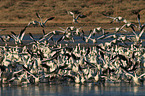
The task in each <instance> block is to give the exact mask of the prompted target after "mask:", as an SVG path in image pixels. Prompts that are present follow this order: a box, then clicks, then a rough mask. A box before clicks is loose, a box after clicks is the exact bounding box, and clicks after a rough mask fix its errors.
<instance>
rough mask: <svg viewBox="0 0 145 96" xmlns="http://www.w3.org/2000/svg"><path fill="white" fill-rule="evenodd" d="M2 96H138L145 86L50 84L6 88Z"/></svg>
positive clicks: (2, 89) (144, 89)
mask: <svg viewBox="0 0 145 96" xmlns="http://www.w3.org/2000/svg"><path fill="white" fill-rule="evenodd" d="M0 89H1V92H0V93H1V96H4V95H5V96H10V95H13V96H42V95H43V96H138V95H144V94H145V86H133V85H131V84H128V83H127V84H126V83H123V84H122V83H116V84H115V83H109V84H108V83H107V84H105V85H101V84H94V83H87V84H83V85H81V84H74V83H70V84H48V83H42V84H39V85H37V86H35V85H25V86H11V87H10V86H4V87H1V88H0Z"/></svg>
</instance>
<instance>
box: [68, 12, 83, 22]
mask: <svg viewBox="0 0 145 96" xmlns="http://www.w3.org/2000/svg"><path fill="white" fill-rule="evenodd" d="M68 14H69V15H71V16H73V22H74V23H78V21H77V20H78V18H85V17H86V16H85V15H80V14H79V15H77V16H76V17H75V14H74V13H73V12H71V11H68Z"/></svg>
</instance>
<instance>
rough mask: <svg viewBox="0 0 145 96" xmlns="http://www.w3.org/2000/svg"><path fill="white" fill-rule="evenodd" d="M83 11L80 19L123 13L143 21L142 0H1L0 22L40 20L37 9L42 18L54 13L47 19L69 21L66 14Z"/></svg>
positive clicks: (95, 19)
mask: <svg viewBox="0 0 145 96" xmlns="http://www.w3.org/2000/svg"><path fill="white" fill-rule="evenodd" d="M67 11H72V12H74V13H75V14H83V15H86V16H87V17H86V18H82V19H79V23H109V22H110V19H109V18H107V17H105V16H103V14H106V15H108V16H113V17H117V16H122V17H124V18H126V19H127V20H129V21H131V22H137V14H138V13H139V14H140V15H141V21H142V23H144V21H145V1H144V0H0V23H24V24H26V23H28V22H30V21H32V20H39V19H38V18H37V17H36V12H38V13H39V14H40V16H41V17H42V18H43V19H44V20H45V19H46V18H47V17H51V16H54V17H55V19H54V20H52V21H49V22H48V23H72V16H70V15H68V14H67Z"/></svg>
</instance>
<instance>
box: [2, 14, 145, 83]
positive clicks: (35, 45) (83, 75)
mask: <svg viewBox="0 0 145 96" xmlns="http://www.w3.org/2000/svg"><path fill="white" fill-rule="evenodd" d="M68 14H69V15H72V16H73V22H74V23H78V21H77V20H78V18H85V17H86V16H85V15H78V16H76V17H75V14H74V13H73V12H71V11H69V12H68ZM36 16H37V17H38V18H39V19H40V22H39V21H31V22H29V23H28V25H27V26H26V27H25V28H24V29H22V30H21V32H20V34H19V35H17V34H15V33H14V32H11V35H5V36H1V41H3V42H4V43H5V46H0V84H1V85H2V84H14V85H22V84H39V83H41V82H75V83H80V84H84V83H90V82H94V83H95V82H97V83H103V84H104V83H105V82H129V83H131V84H136V85H141V84H142V83H143V81H144V75H145V70H144V68H145V48H144V47H143V40H142V39H141V37H142V35H143V33H144V26H145V24H141V22H140V15H139V14H138V15H137V19H138V23H139V26H137V25H135V24H133V23H131V22H128V21H127V20H126V19H124V18H122V17H110V16H106V15H105V14H104V16H106V17H108V18H110V19H112V21H111V22H110V23H113V22H122V24H123V25H122V26H121V27H114V28H108V29H105V28H102V27H96V28H94V29H92V30H90V33H89V35H85V32H84V31H83V30H82V29H81V27H80V28H76V27H75V26H70V27H67V28H66V29H63V28H61V29H62V30H55V31H52V32H49V33H47V34H46V33H45V24H46V22H47V21H49V20H53V19H54V17H50V18H48V19H46V20H45V22H43V21H42V18H41V17H40V15H39V14H38V13H36ZM31 25H32V26H34V27H37V26H41V27H42V32H43V36H42V37H40V38H39V40H36V39H35V38H34V36H33V35H32V34H31V33H29V36H30V38H31V39H32V42H29V43H28V44H25V45H24V44H23V37H24V35H25V30H26V29H27V27H29V26H31ZM0 31H5V29H1V30H0ZM112 31H113V32H112ZM138 33H139V35H138ZM98 34H99V35H98ZM57 35H60V38H58V39H57V40H54V37H55V36H57ZM75 36H78V37H80V38H81V39H82V40H83V41H84V43H86V44H87V46H82V45H81V43H75V39H74V37H75ZM11 38H12V39H13V41H14V43H15V45H14V46H9V44H8V42H12V41H11ZM99 40H105V42H103V43H98V41H99ZM50 41H53V44H50ZM62 42H66V43H65V44H64V45H62V44H63V43H62ZM70 42H72V43H75V44H76V45H75V46H70V45H69V43H70ZM90 44H94V46H92V47H90V46H89V45H90Z"/></svg>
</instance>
